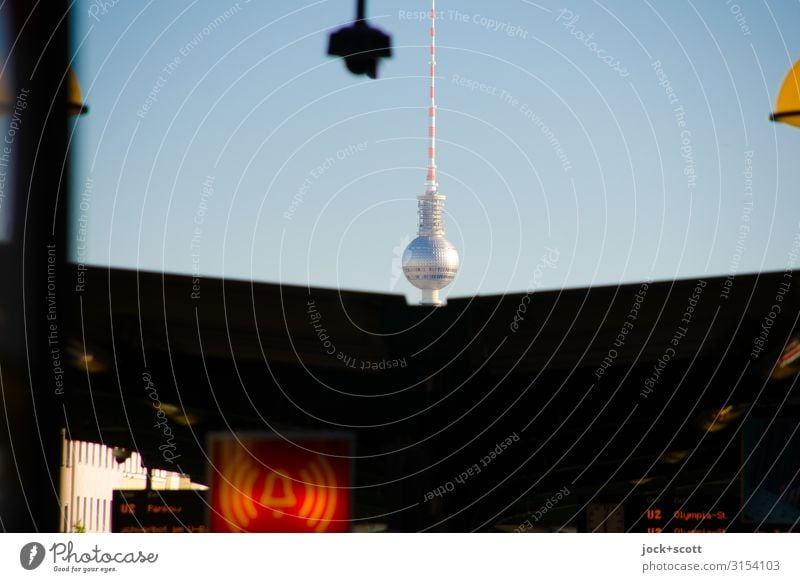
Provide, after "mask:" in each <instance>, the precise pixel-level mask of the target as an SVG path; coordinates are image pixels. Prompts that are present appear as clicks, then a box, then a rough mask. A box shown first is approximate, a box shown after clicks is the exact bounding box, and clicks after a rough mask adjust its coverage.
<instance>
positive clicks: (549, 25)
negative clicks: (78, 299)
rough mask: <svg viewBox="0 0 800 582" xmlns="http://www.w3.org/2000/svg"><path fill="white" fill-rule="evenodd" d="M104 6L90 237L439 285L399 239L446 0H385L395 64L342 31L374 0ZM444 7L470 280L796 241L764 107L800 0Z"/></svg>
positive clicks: (606, 274) (78, 170)
mask: <svg viewBox="0 0 800 582" xmlns="http://www.w3.org/2000/svg"><path fill="white" fill-rule="evenodd" d="M101 5H102V3H99V2H86V1H84V0H81V2H79V3H78V6H77V8H76V11H75V23H76V25H75V33H76V35H75V36H76V38H75V50H76V62H75V69H76V71H77V73H78V77H79V79H80V83H81V86H82V89H83V92H84V95H85V99H86V101H87V102H88V104H89V106H90V108H91V112H90V113H89V114H88V115H87V116H84V117H82V118H80V119H78V120H76V122H75V130H74V131H75V135H74V139H75V144H74V145H75V149H74V151H75V152H76V155H75V165H74V167H75V175H74V179H75V192H76V208H75V209H74V212H75V216H76V218H77V217H78V215H79V214H81V213H83V215H84V217H85V219H86V225H87V232H88V240H87V244H86V254H85V255H84V256H83V259H84V260H85V262H87V263H91V264H100V265H108V264H111V265H114V266H121V267H131V268H140V269H144V270H157V271H162V270H163V271H167V272H178V273H187V274H188V273H192V272H200V273H202V274H203V275H210V276H220V275H225V276H226V277H230V278H240V279H253V280H257V281H268V282H283V283H286V284H311V285H314V286H324V287H338V288H342V289H358V290H370V291H377V292H392V293H399V294H408V295H409V297H412V298H414V299H415V300H416V297H417V293H416V292H415V291H414V290H413V288H411V287H410V285H408V284H407V283H406V282H405V280H404V279H403V278H402V276H401V275H400V273H399V249H400V248H401V247H402V246H404V245H405V244H406V242H407V241H408V240H409V237H413V236H414V234H415V228H416V201H415V196H416V195H417V194H419V193H420V192H421V190H422V187H423V182H424V179H425V173H424V166H425V163H426V144H425V135H426V106H427V104H426V98H427V79H426V74H427V55H426V50H427V48H426V47H427V42H428V34H427V33H428V23H427V22H425V21H422V20H419V19H418V18H416V17H417V14H416V13H417V12H419V11H425V10H426V9H427V7H428V3H427V2H420V1H417V0H413V1H408V2H392V1H389V0H369V1H368V13H369V16H370V18H371V19H372V21H373V24H374V25H376V26H378V27H380V28H382V29H383V30H385V31H386V32H388V33H390V34H391V35H392V38H393V44H394V56H393V58H392V59H391V60H388V61H386V62H384V63H383V65H382V66H381V69H380V72H379V78H378V80H370V79H367V78H366V77H355V76H352V75H350V74H349V73H348V72H347V71H346V70H345V68H344V64H343V63H342V62H340V61H339V60H336V59H332V58H329V57H327V56H326V54H325V53H326V46H327V37H328V34H329V32H330V31H331V30H332V29H335V28H336V27H338V26H340V25H342V24H344V23H345V22H346V21H349V20H351V19H352V17H353V12H354V5H355V1H354V0H319V1H316V2H306V1H305V0H304V1H302V2H288V1H270V2H255V1H253V2H247V1H246V0H240V1H239V2H238V3H236V2H232V3H228V2H226V1H220V0H215V1H209V0H198V1H195V2H184V1H170V2H158V3H155V2H150V3H146V2H133V1H127V0H120V1H119V2H118V3H117V4H115V5H113V6H111V3H110V2H107V3H106V6H105V8H101ZM399 6H403V8H402V9H401V8H399ZM438 9H439V10H440V11H441V16H442V18H441V19H440V20H439V22H438V33H437V34H438V43H439V57H438V60H439V68H438V79H437V81H438V88H437V96H438V101H439V107H440V109H439V120H438V132H439V139H440V141H439V148H438V155H439V170H440V173H439V182H440V189H441V191H442V193H444V194H445V195H447V203H446V204H447V213H448V216H447V223H446V224H447V233H448V238H450V240H452V241H453V242H454V243H455V244H456V246H457V247H458V249H459V252H460V254H461V257H462V267H461V271H460V273H459V275H458V278H457V279H456V281H455V282H454V283H453V285H451V286H450V287H449V288H448V289H447V290H446V294H447V295H449V296H466V295H474V294H492V293H502V292H505V291H521V290H524V289H526V288H528V287H529V286H531V285H532V284H533V281H534V279H536V281H535V284H536V285H537V286H538V285H541V287H542V288H558V287H561V286H570V287H575V286H589V285H598V284H609V283H619V282H630V281H637V280H643V279H646V278H648V277H650V278H653V279H672V278H688V277H694V276H698V275H703V274H707V275H719V274H723V273H727V272H730V271H732V270H733V271H738V272H740V273H744V272H754V271H759V270H779V269H783V268H785V267H786V266H787V261H788V253H789V251H790V248H791V241H792V238H793V237H794V236H795V235H796V234H797V233H798V232H799V231H800V225H799V224H798V221H799V220H800V192H798V184H800V163H798V162H799V161H800V156H798V154H799V153H800V131H798V130H797V129H795V128H791V127H788V126H784V125H778V124H772V123H770V122H769V121H768V118H767V117H768V114H769V113H770V111H771V110H772V107H773V104H774V100H775V95H776V92H777V90H778V88H779V87H780V84H781V82H782V80H783V78H784V76H785V74H786V73H787V71H788V70H789V68H790V66H791V65H792V63H793V62H794V61H795V60H797V59H798V58H800V35H798V29H797V25H798V23H800V2H797V1H789V0H786V1H781V2H756V1H747V0H742V1H739V2H738V3H734V2H726V1H725V0H715V1H699V0H697V1H694V2H684V1H673V0H669V1H666V0H659V1H653V0H651V1H649V2H647V1H643V2H635V3H634V2H627V1H626V2H623V1H615V2H591V1H578V0H575V1H574V2H570V3H568V4H551V3H547V2H540V3H533V2H528V1H526V0H507V1H504V2H493V3H487V2H477V1H463V0H462V1H459V2H454V1H449V2H448V1H446V0H440V1H439V2H438ZM226 11H227V12H226ZM215 20H216V24H210V23H213V22H214V21H215ZM590 35H591V36H590ZM668 90H669V91H668ZM359 144H360V145H359ZM326 160H328V162H327V163H326ZM745 170H749V171H751V173H752V176H751V178H752V183H751V184H748V183H747V182H746V178H747V176H745ZM87 180H90V185H89V187H88V188H87V187H86V186H85V185H86V183H87ZM750 186H752V188H750ZM84 190H90V192H87V194H88V195H87V197H86V199H85V200H84V201H85V202H86V203H85V204H84V206H83V208H84V209H83V211H81V210H79V209H78V208H77V200H80V195H81V192H83V191H84ZM89 199H90V200H89ZM547 248H551V249H557V250H558V260H557V261H555V262H552V264H551V265H550V266H546V267H542V262H541V257H542V256H543V255H544V254H545V253H547V250H546V249H547ZM739 256H740V258H739ZM551 257H552V254H551ZM537 266H538V269H537Z"/></svg>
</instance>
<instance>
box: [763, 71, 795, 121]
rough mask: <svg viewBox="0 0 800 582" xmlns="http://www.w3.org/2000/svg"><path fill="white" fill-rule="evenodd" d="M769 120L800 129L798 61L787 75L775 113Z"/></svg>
mask: <svg viewBox="0 0 800 582" xmlns="http://www.w3.org/2000/svg"><path fill="white" fill-rule="evenodd" d="M769 118H770V120H771V121H780V122H781V123H788V124H789V125H794V126H795V127H800V61H797V62H796V63H795V64H794V67H792V68H791V70H790V71H789V74H788V75H786V79H784V81H783V85H781V90H780V91H779V92H778V100H777V103H776V104H775V112H774V113H772V114H771V115H770V116H769Z"/></svg>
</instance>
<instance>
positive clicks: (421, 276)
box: [403, 0, 459, 307]
mask: <svg viewBox="0 0 800 582" xmlns="http://www.w3.org/2000/svg"><path fill="white" fill-rule="evenodd" d="M430 77H431V95H430V99H431V104H430V109H428V119H429V122H430V125H429V127H428V137H429V138H430V145H429V149H428V176H427V180H426V181H425V193H424V194H420V195H419V196H417V200H418V212H419V229H418V231H417V238H415V239H414V240H412V241H411V243H410V244H409V245H408V247H407V248H406V250H405V252H404V253H403V274H404V275H405V276H406V279H408V281H409V283H411V284H412V285H413V286H414V287H416V288H417V289H421V290H422V299H421V301H420V304H421V305H432V306H436V307H438V306H440V305H442V301H441V299H439V290H440V289H443V288H444V287H447V286H448V285H449V284H450V283H451V282H452V281H453V279H454V278H455V276H456V273H457V272H458V266H459V258H458V251H457V250H456V248H455V247H454V246H453V244H452V243H451V242H450V241H449V240H447V239H446V238H444V216H443V215H444V200H445V197H444V196H442V195H441V194H439V185H438V183H437V182H436V94H435V89H436V0H431V61H430Z"/></svg>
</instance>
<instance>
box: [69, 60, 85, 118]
mask: <svg viewBox="0 0 800 582" xmlns="http://www.w3.org/2000/svg"><path fill="white" fill-rule="evenodd" d="M88 112H89V107H88V106H87V105H86V103H84V102H83V96H82V95H81V86H80V84H79V83H78V76H77V75H76V74H75V70H74V69H73V68H72V67H70V68H69V69H67V114H68V115H84V114H85V113H88Z"/></svg>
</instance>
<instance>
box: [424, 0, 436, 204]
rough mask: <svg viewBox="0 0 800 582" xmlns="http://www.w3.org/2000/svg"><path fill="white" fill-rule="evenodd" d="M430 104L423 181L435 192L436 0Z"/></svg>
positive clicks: (432, 26) (433, 1)
mask: <svg viewBox="0 0 800 582" xmlns="http://www.w3.org/2000/svg"><path fill="white" fill-rule="evenodd" d="M430 66H431V72H430V74H431V95H430V97H431V105H430V108H429V109H428V121H429V126H428V137H429V138H430V145H429V146H428V178H427V180H426V182H425V190H426V191H427V192H436V191H437V189H438V184H437V183H436V0H431V60H430Z"/></svg>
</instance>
